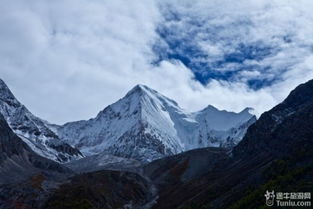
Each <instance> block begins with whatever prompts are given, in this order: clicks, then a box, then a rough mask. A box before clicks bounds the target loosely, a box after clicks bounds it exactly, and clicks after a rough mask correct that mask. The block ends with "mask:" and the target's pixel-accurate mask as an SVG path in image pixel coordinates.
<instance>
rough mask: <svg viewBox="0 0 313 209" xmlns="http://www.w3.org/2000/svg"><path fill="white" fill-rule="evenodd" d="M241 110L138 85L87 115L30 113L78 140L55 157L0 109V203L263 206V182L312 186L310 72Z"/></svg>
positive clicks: (298, 188) (271, 186)
mask: <svg viewBox="0 0 313 209" xmlns="http://www.w3.org/2000/svg"><path fill="white" fill-rule="evenodd" d="M2 85H3V84H2ZM3 86H4V87H6V86H5V85H3ZM4 87H2V88H1V89H5V91H7V90H8V88H4ZM3 95H4V94H3ZM3 95H1V102H3V101H5V105H4V106H5V107H6V105H10V104H11V103H12V102H10V101H12V97H11V96H12V94H11V95H8V94H6V96H3ZM14 99H15V98H14ZM1 106H3V104H1ZM11 106H13V107H15V106H18V105H11ZM3 109H4V108H3V107H2V111H3ZM25 109H26V108H25ZM9 110H11V109H9ZM249 111H250V109H245V110H243V111H242V112H240V113H231V112H226V111H219V110H217V109H216V108H214V107H212V106H208V107H207V108H205V109H204V110H202V111H199V112H195V113H189V112H186V111H185V110H183V109H182V108H180V107H179V106H178V105H177V104H176V103H175V102H174V101H172V100H170V99H168V98H166V97H164V96H162V95H161V94H159V93H158V92H156V91H154V90H152V89H150V88H148V87H146V86H143V85H138V86H136V87H135V88H133V89H132V90H131V91H130V92H128V93H127V95H126V96H125V97H124V98H122V99H121V100H119V101H117V102H116V103H114V104H112V105H110V106H108V107H107V108H105V109H104V110H103V111H101V112H100V113H99V114H98V115H97V117H96V118H93V119H90V120H87V121H78V122H71V123H67V124H65V125H62V126H59V125H52V124H49V123H48V122H46V121H44V120H41V119H39V118H37V117H36V118H37V119H38V120H39V121H41V122H42V123H43V126H44V127H46V128H47V129H48V130H50V131H52V132H53V133H54V134H55V137H54V140H59V141H60V142H62V143H64V144H67V145H68V146H70V147H71V148H72V149H75V150H78V151H79V150H80V151H79V153H81V154H79V157H77V158H76V155H73V157H74V158H75V159H73V160H67V161H62V162H60V161H59V160H57V159H46V158H45V157H43V156H42V155H43V154H42V152H36V149H34V148H33V146H29V142H28V141H30V140H32V141H34V143H35V142H36V143H39V145H40V144H41V143H43V145H42V146H48V145H47V144H45V141H40V140H36V138H35V137H34V138H32V137H29V136H33V135H35V136H37V135H38V136H40V134H37V135H36V134H33V133H34V132H31V131H29V130H28V129H27V128H26V130H27V131H25V129H23V127H21V125H19V126H15V125H14V124H15V123H12V122H11V121H14V120H12V119H10V118H9V119H10V120H9V119H8V117H2V116H1V117H0V149H1V150H0V151H1V153H0V177H1V181H0V208H5V209H11V208H12V209H15V208H24V209H30V208H38V209H47V208H48V209H49V208H51V209H52V208H58V209H74V208H75V209H77V208H84V209H91V208H92V209H93V208H105V209H113V208H133V209H135V208H137V209H148V208H151V209H199V208H200V209H241V208H242V209H246V208H265V207H266V206H265V197H264V194H265V191H267V190H268V191H273V190H274V191H276V192H310V191H313V184H312V182H313V160H312V159H313V126H312V124H313V80H311V81H308V82H307V83H305V84H301V85H299V86H298V87H297V88H296V89H295V90H293V91H292V92H291V93H290V94H289V96H288V97H287V98H286V99H285V100H284V101H283V102H282V103H280V104H278V105H277V106H275V107H274V108H272V109H271V110H269V111H267V112H264V113H263V114H262V115H261V116H260V118H259V119H258V120H256V121H255V116H253V115H251V114H250V113H249ZM1 114H3V113H2V112H1ZM1 114H0V115H1ZM3 115H4V114H3ZM8 115H9V114H8ZM11 115H13V114H11ZM34 117H35V116H34ZM26 121H27V120H26ZM17 122H21V124H22V123H24V121H23V120H17ZM36 122H37V121H36ZM32 124H33V123H32ZM34 124H37V123H34ZM38 124H40V123H39V122H38ZM43 126H39V127H43ZM26 127H27V126H26ZM30 127H31V126H30ZM21 130H23V131H21ZM39 130H42V129H39ZM13 131H14V132H15V133H14V132H13ZM40 133H41V134H42V133H43V136H45V135H44V134H45V132H43V131H40ZM26 134H27V135H26ZM32 134H33V135H32ZM27 137H29V138H27ZM26 138H27V139H26ZM39 139H40V137H39ZM49 139H50V138H49ZM27 142H28V143H27ZM32 144H33V143H32ZM48 144H49V143H48ZM128 144H129V147H128V146H127V145H128ZM39 145H38V146H39ZM119 145H121V146H119ZM146 149H147V150H148V151H146ZM55 153H57V152H55ZM150 161H152V162H150Z"/></svg>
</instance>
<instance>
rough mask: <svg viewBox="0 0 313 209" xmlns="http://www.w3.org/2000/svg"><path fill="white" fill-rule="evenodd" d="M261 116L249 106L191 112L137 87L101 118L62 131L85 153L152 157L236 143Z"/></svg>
mask: <svg viewBox="0 0 313 209" xmlns="http://www.w3.org/2000/svg"><path fill="white" fill-rule="evenodd" d="M255 120H256V118H255V116H253V115H252V114H250V113H249V111H248V109H246V110H244V111H242V112H240V113H233V112H227V111H220V110H218V109H216V108H214V107H213V106H209V107H207V108H205V109H204V110H202V111H199V112H194V113H191V112H186V111H185V110H183V109H182V108H180V107H179V106H178V104H177V103H176V102H175V101H173V100H171V99H169V98H167V97H165V96H163V95H162V94H160V93H158V92H157V91H155V90H153V89H151V88H149V87H147V86H145V85H137V86H135V87H134V88H133V89H131V90H130V91H129V92H128V93H127V94H126V95H125V97H123V98H122V99H120V100H118V101H117V102H115V103H114V104H112V105H109V106H108V107H106V108H105V109H104V110H102V111H101V112H100V113H99V114H98V115H97V116H96V117H95V118H92V119H90V120H87V121H77V122H71V123H67V124H65V125H63V126H61V127H59V128H58V130H57V133H58V135H59V136H60V138H62V139H63V140H65V141H66V142H67V143H69V144H71V145H73V146H76V147H78V148H79V149H81V151H82V152H83V153H84V154H85V155H94V154H99V153H101V152H106V153H109V154H113V155H117V156H120V157H126V158H133V159H137V160H140V161H152V160H154V159H157V158H161V157H163V156H167V155H172V154H177V153H180V152H183V151H186V150H190V149H194V148H199V147H207V146H215V147H220V146H221V147H232V146H234V145H235V144H237V143H238V142H239V141H240V139H241V138H242V137H243V135H244V133H245V131H246V129H247V128H248V127H249V125H251V124H252V123H253V122H254V121H255Z"/></svg>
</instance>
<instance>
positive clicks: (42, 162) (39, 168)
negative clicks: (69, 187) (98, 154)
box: [0, 114, 70, 184]
mask: <svg viewBox="0 0 313 209" xmlns="http://www.w3.org/2000/svg"><path fill="white" fill-rule="evenodd" d="M41 172H47V173H48V172H49V173H50V174H49V175H52V174H56V175H59V174H60V175H61V174H62V175H63V174H69V173H70V170H69V169H67V168H65V167H63V166H61V165H59V164H58V163H56V162H54V161H51V160H48V159H46V158H43V157H41V156H39V155H37V154H36V153H35V152H34V151H32V150H31V149H30V148H29V147H28V146H27V144H26V143H25V142H23V141H22V140H21V139H20V138H19V137H17V136H16V135H15V134H14V133H13V131H12V130H11V129H10V127H9V126H8V124H7V123H6V121H5V120H4V118H3V116H2V115H1V114H0V184H9V183H15V182H18V181H22V180H25V179H27V178H29V177H31V176H32V175H35V174H38V173H41ZM52 176H53V175H52Z"/></svg>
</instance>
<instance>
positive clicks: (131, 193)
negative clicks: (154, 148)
mask: <svg viewBox="0 0 313 209" xmlns="http://www.w3.org/2000/svg"><path fill="white" fill-rule="evenodd" d="M153 195H154V191H153V190H151V185H150V184H149V182H148V181H147V180H145V179H144V178H143V177H141V176H140V175H138V174H135V173H130V172H119V171H98V172H93V173H87V174H81V175H77V176H75V177H73V178H71V179H70V183H65V184H63V185H61V186H60V187H59V189H57V190H56V191H55V192H54V193H53V194H52V195H51V197H50V198H49V199H48V201H47V202H46V203H45V205H44V208H45V209H56V208H57V209H78V208H84V209H93V208H103V209H115V208H138V209H139V208H144V207H145V205H148V204H149V202H150V201H151V200H152V198H153Z"/></svg>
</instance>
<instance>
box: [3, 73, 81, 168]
mask: <svg viewBox="0 0 313 209" xmlns="http://www.w3.org/2000/svg"><path fill="white" fill-rule="evenodd" d="M0 113H1V114H2V115H3V116H4V118H5V120H6V121H7V122H8V124H9V126H10V127H11V128H12V130H13V131H14V132H15V133H16V134H17V135H18V136H20V137H21V138H22V139H23V140H24V142H26V143H27V144H28V146H29V147H31V148H32V149H33V150H34V151H35V152H36V153H38V154H39V155H41V156H43V157H46V158H49V159H52V160H55V161H58V162H67V161H69V160H72V159H79V158H81V157H82V154H81V153H80V151H79V150H78V149H76V148H73V147H72V146H70V145H69V144H66V143H64V142H63V141H61V140H60V139H59V137H58V136H57V135H56V134H55V133H54V132H53V131H52V130H51V129H50V128H49V124H48V123H47V122H46V121H43V120H41V119H40V118H38V117H36V116H34V115H33V114H32V113H31V112H30V111H29V110H28V109H27V108H26V107H25V106H24V105H22V104H21V103H20V102H19V101H18V100H17V99H16V98H15V97H14V95H13V94H12V92H11V91H10V89H9V88H8V87H7V85H6V84H5V83H4V82H3V81H2V80H1V79H0Z"/></svg>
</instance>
